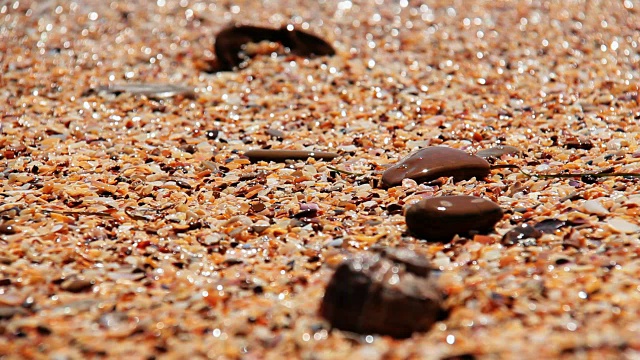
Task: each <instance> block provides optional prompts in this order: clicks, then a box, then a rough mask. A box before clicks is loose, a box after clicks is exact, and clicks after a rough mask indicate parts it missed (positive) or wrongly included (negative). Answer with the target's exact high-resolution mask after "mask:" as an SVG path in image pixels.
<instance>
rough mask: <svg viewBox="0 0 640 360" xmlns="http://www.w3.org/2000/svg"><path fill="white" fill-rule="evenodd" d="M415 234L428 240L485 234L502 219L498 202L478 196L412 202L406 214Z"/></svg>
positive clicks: (436, 198) (410, 227)
mask: <svg viewBox="0 0 640 360" xmlns="http://www.w3.org/2000/svg"><path fill="white" fill-rule="evenodd" d="M405 219H406V222H407V227H408V228H409V231H410V232H411V234H412V235H414V236H415V237H417V238H420V239H425V240H427V241H443V242H447V241H450V240H451V239H452V238H453V237H454V236H455V235H456V234H458V235H460V236H467V235H471V234H473V233H485V232H489V231H491V230H492V229H493V227H494V225H495V224H496V223H497V222H498V221H499V220H500V219H502V209H501V208H500V206H498V205H497V204H496V203H494V202H492V201H490V200H487V199H483V198H480V197H475V196H466V195H456V196H438V197H432V198H428V199H424V200H421V201H419V202H417V203H416V204H413V205H411V206H410V207H409V208H408V209H407V211H406V213H405Z"/></svg>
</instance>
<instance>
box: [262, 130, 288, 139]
mask: <svg viewBox="0 0 640 360" xmlns="http://www.w3.org/2000/svg"><path fill="white" fill-rule="evenodd" d="M266 133H267V135H271V136H273V137H274V138H276V139H280V140H281V139H284V137H285V134H284V133H283V132H282V131H280V130H278V129H267V131H266Z"/></svg>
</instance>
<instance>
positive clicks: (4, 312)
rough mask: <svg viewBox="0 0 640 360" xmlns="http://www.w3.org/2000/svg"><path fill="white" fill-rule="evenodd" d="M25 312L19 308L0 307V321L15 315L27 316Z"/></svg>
mask: <svg viewBox="0 0 640 360" xmlns="http://www.w3.org/2000/svg"><path fill="white" fill-rule="evenodd" d="M28 314H29V313H28V312H27V310H25V309H23V308H21V307H19V306H0V319H11V318H12V317H14V316H16V315H28Z"/></svg>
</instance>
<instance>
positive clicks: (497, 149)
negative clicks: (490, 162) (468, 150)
mask: <svg viewBox="0 0 640 360" xmlns="http://www.w3.org/2000/svg"><path fill="white" fill-rule="evenodd" d="M519 153H520V149H518V148H517V147H515V146H510V145H498V146H494V147H492V148H489V149H484V150H480V151H478V152H477V153H476V156H479V157H481V158H484V159H487V158H499V157H501V156H502V155H509V154H519Z"/></svg>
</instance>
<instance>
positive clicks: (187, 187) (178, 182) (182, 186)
mask: <svg viewBox="0 0 640 360" xmlns="http://www.w3.org/2000/svg"><path fill="white" fill-rule="evenodd" d="M176 185H178V186H179V187H181V188H183V189H187V190H188V189H191V185H189V184H188V183H187V182H185V181H182V180H176Z"/></svg>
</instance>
